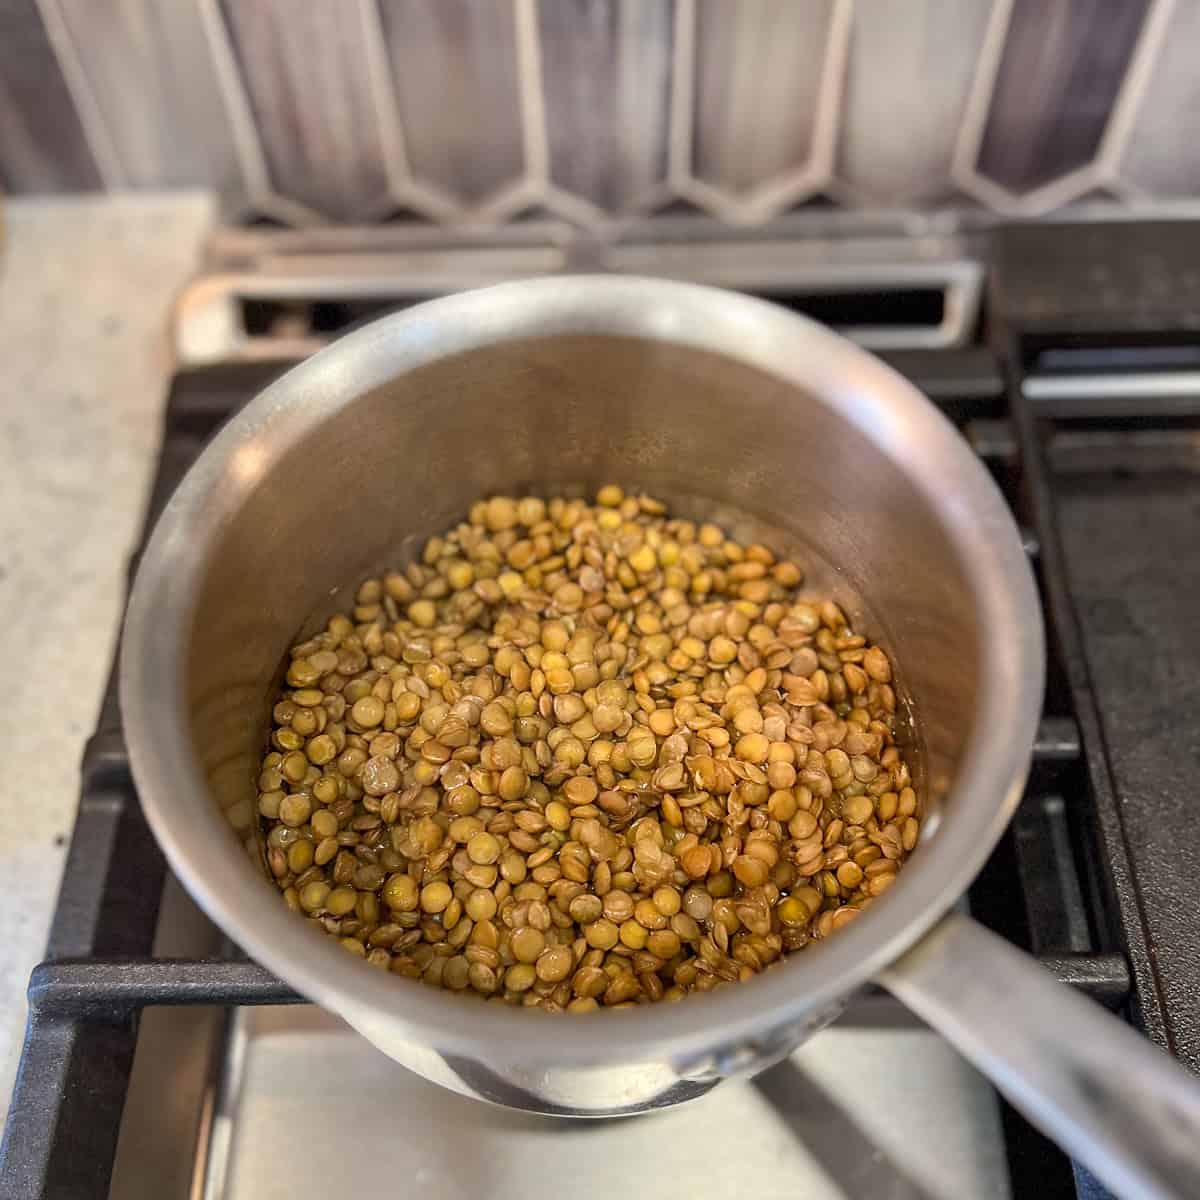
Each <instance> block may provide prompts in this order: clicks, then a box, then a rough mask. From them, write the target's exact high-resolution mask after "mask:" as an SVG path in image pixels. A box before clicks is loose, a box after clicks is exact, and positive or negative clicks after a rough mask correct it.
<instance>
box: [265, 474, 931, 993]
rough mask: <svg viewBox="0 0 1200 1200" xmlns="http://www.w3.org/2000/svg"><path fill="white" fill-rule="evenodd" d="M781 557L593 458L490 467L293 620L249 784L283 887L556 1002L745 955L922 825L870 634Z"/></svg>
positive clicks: (321, 915) (878, 886)
mask: <svg viewBox="0 0 1200 1200" xmlns="http://www.w3.org/2000/svg"><path fill="white" fill-rule="evenodd" d="M804 583H805V578H804V572H803V570H802V568H801V567H800V566H799V565H798V564H797V563H795V562H792V561H790V560H786V559H785V560H781V559H778V558H776V556H775V555H774V554H773V553H772V552H771V550H770V549H768V547H767V546H765V545H762V544H758V543H751V544H741V543H739V542H736V541H733V540H731V539H730V538H728V537H727V536H726V534H725V532H723V531H722V529H721V528H719V527H718V526H717V525H716V524H713V523H702V524H698V523H696V522H693V521H689V520H680V519H675V518H672V517H670V516H669V515H668V513H667V511H666V509H665V506H664V505H663V504H661V503H659V502H657V501H655V500H653V499H651V498H650V497H648V496H645V495H636V496H635V495H628V496H627V495H626V494H625V493H624V492H623V491H622V489H621V488H619V487H617V486H615V485H609V486H606V487H603V488H601V489H600V490H599V492H598V493H597V494H596V496H595V500H594V502H593V503H588V502H586V501H584V500H580V499H566V498H562V497H559V498H555V499H551V500H548V501H547V500H543V499H540V498H537V497H533V496H526V497H523V498H512V497H506V496H494V497H491V498H490V499H487V500H481V501H479V502H478V503H476V504H475V505H473V506H472V508H471V511H470V514H469V518H468V520H467V521H466V522H464V523H462V524H460V525H458V526H456V527H455V528H453V529H451V530H450V531H448V532H447V533H446V534H445V535H443V536H441V537H434V538H431V539H430V540H429V541H428V543H427V544H426V545H425V547H424V549H423V551H422V553H421V554H420V555H419V556H418V558H417V560H416V561H414V562H413V563H411V564H410V565H409V566H408V567H407V568H406V569H405V570H403V571H395V572H392V573H389V574H386V575H385V576H383V577H382V578H373V579H368V580H367V581H366V582H364V583H363V584H362V585H361V586H360V587H359V588H358V591H357V595H356V604H355V606H354V608H353V609H352V610H351V611H350V612H348V613H342V614H338V615H335V616H333V617H332V618H331V619H330V620H329V621H328V623H327V626H326V629H325V631H324V632H322V633H319V634H317V635H316V636H314V637H311V638H308V639H306V640H305V641H303V642H300V643H299V644H297V645H296V646H294V647H293V648H292V651H291V661H290V664H289V666H288V668H287V671H286V676H285V682H284V687H283V690H282V693H281V695H280V697H279V700H278V703H276V705H275V707H274V710H273V729H272V732H271V746H272V749H271V750H270V752H269V753H268V754H267V755H266V756H265V758H264V759H263V762H262V767H261V773H260V775H259V779H258V787H259V797H258V808H259V814H260V817H261V819H262V823H263V829H264V834H265V840H264V845H263V849H264V854H265V862H266V866H267V869H268V871H269V873H270V875H271V877H272V878H273V879H274V880H275V881H276V883H277V884H278V886H279V888H280V889H281V890H282V892H283V898H284V901H285V902H286V903H287V904H288V906H289V907H291V908H293V909H295V910H296V911H297V912H299V913H302V914H304V915H305V916H306V917H307V919H309V920H310V921H311V922H312V923H313V924H314V925H316V926H317V927H319V928H320V929H321V930H323V931H324V932H326V933H328V934H330V935H331V936H334V937H336V938H338V939H339V940H340V942H341V944H342V945H343V946H344V947H345V948H346V949H347V950H348V951H350V952H351V953H353V954H355V955H357V956H359V957H365V958H366V959H367V961H368V962H370V963H372V964H374V965H377V966H379V967H381V968H384V969H388V970H391V971H393V972H394V973H396V974H398V975H403V976H407V977H410V978H413V979H421V980H423V981H424V982H426V983H430V984H433V985H437V986H442V987H447V988H451V989H453V990H456V991H474V992H476V993H479V994H481V995H483V996H487V997H491V998H494V999H498V1000H503V1001H505V1002H508V1003H512V1004H520V1005H525V1006H536V1007H540V1008H545V1009H549V1010H551V1011H562V1010H564V1009H565V1010H567V1011H572V1012H578V1011H589V1010H591V1009H595V1008H597V1007H599V1006H620V1005H628V1004H635V1003H645V1002H648V1001H653V1000H676V999H679V998H681V997H682V996H683V995H685V994H686V993H688V992H691V991H708V990H710V989H711V988H713V987H716V986H719V985H720V984H722V983H728V982H735V981H738V980H743V979H748V978H751V977H752V976H753V975H754V974H756V973H757V972H758V971H761V970H762V969H764V968H765V967H767V966H768V965H770V964H771V963H773V962H775V961H777V960H779V959H780V958H781V957H783V956H785V955H787V954H789V953H793V952H796V951H799V950H802V949H803V948H804V947H805V946H807V945H808V944H809V943H810V942H812V941H815V940H819V939H821V938H824V937H827V936H829V935H830V934H832V933H834V932H835V931H836V930H837V929H838V928H839V927H840V926H842V925H844V924H845V923H847V922H848V921H851V920H853V919H854V918H855V917H857V916H858V915H859V914H860V913H861V912H862V910H863V909H864V908H865V907H867V906H868V905H869V904H871V903H872V902H873V901H874V900H875V899H876V898H877V897H878V896H880V895H882V894H883V892H884V891H886V890H887V888H888V887H889V886H890V885H891V884H892V882H893V881H894V880H895V877H896V873H897V871H898V870H899V869H900V867H901V866H902V865H903V863H904V860H905V858H906V857H907V855H908V854H909V853H910V852H911V851H912V850H913V848H914V847H915V845H916V843H917V839H918V836H919V828H920V826H919V820H918V815H917V796H916V792H915V790H914V786H913V779H912V771H911V770H910V767H911V763H910V762H909V761H908V759H907V758H906V754H905V752H904V750H903V748H902V746H901V745H899V744H897V735H898V733H899V723H900V716H899V714H898V711H897V710H898V704H897V696H896V692H895V690H894V688H893V685H892V668H891V663H890V661H889V659H888V656H887V654H886V653H885V652H884V651H883V650H882V649H881V648H880V647H879V646H876V645H873V644H871V643H870V642H868V641H867V640H866V639H865V638H864V637H862V636H861V635H858V634H856V633H855V632H854V630H853V629H852V628H851V627H850V625H849V623H848V621H847V618H846V616H845V615H844V614H843V612H842V610H841V609H840V608H839V607H838V606H837V605H836V604H834V603H833V602H832V601H830V600H828V599H822V598H820V597H817V596H814V595H813V594H811V592H810V591H809V590H807V589H805V587H804Z"/></svg>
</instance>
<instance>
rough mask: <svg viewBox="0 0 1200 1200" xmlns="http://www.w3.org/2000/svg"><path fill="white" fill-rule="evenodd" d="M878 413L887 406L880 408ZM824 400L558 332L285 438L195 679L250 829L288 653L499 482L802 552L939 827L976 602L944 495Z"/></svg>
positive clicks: (245, 518) (967, 717) (209, 761)
mask: <svg viewBox="0 0 1200 1200" xmlns="http://www.w3.org/2000/svg"><path fill="white" fill-rule="evenodd" d="M864 404H865V405H869V397H865V398H864ZM887 444H888V439H887V438H886V437H885V436H883V434H882V431H880V433H879V436H875V431H874V430H873V429H872V428H871V425H870V422H869V421H867V422H866V423H865V427H864V424H863V423H862V422H861V421H860V423H859V424H854V423H852V422H851V421H850V420H849V419H848V418H847V417H846V416H844V415H843V414H841V413H838V412H835V411H834V410H833V409H832V408H830V407H828V406H826V405H825V404H824V403H822V402H821V400H820V399H819V398H817V397H815V396H813V395H811V394H808V393H806V392H804V391H801V390H798V389H797V388H796V387H795V386H794V385H793V384H791V383H789V382H787V381H784V380H781V379H778V378H774V377H772V376H768V375H766V374H764V373H762V372H761V371H759V370H757V369H755V368H751V367H748V366H746V365H744V364H742V363H740V362H737V361H735V360H733V359H730V358H726V357H724V356H719V355H716V354H710V353H700V352H697V351H696V350H694V349H691V348H686V347H681V346H675V345H671V344H669V343H664V342H651V341H642V340H638V339H633V338H619V337H600V336H589V337H582V336H555V337H546V338H541V339H534V340H525V341H517V342H509V343H503V344H499V345H494V346H491V347H487V348H485V349H478V350H474V351H471V352H468V353H465V354H461V355H459V356H457V357H454V358H449V359H445V360H442V361H439V362H436V363H433V364H431V365H428V366H425V367H423V368H421V369H419V370H416V371H412V372H409V373H407V374H405V375H404V376H402V377H399V378H397V379H394V380H393V381H391V382H389V383H388V384H386V385H385V386H382V387H379V388H377V389H375V390H374V391H371V392H368V393H366V394H363V395H361V396H358V397H357V398H355V399H353V400H352V401H351V402H349V403H346V404H344V405H342V406H341V407H336V408H334V409H333V410H332V411H331V413H330V415H329V417H328V419H327V420H326V421H325V422H324V423H323V424H322V425H321V426H320V427H319V428H318V429H316V430H315V431H313V432H311V433H310V434H308V435H307V436H305V437H304V438H303V440H301V441H300V442H298V443H296V444H291V445H274V444H270V445H268V444H264V446H263V447H262V451H261V454H260V459H259V463H258V470H257V471H256V473H255V478H254V479H253V480H252V481H247V480H246V479H241V478H237V477H236V473H235V470H234V467H233V466H231V467H230V478H229V480H228V485H229V487H230V488H234V489H239V490H241V491H244V492H245V495H244V497H242V498H240V499H241V502H240V503H239V505H238V507H237V509H236V512H235V515H234V516H233V517H232V518H231V520H229V521H228V522H227V523H226V524H225V526H224V527H223V528H222V530H221V531H220V533H219V534H218V536H217V538H216V539H215V540H214V542H213V543H212V544H211V545H210V546H208V547H207V548H202V550H201V552H202V553H206V555H207V561H206V564H205V568H204V585H203V587H202V589H201V593H200V598H199V601H198V603H197V606H196V609H195V615H194V619H193V626H192V633H191V643H190V654H189V667H188V690H189V703H190V711H191V718H192V729H193V734H194V738H195V744H196V749H197V755H198V757H199V760H200V762H201V764H202V766H203V769H204V770H205V772H206V773H207V775H208V778H209V780H210V783H211V786H212V790H213V794H214V795H215V796H216V797H217V798H218V800H219V801H220V803H221V806H222V807H223V808H224V809H225V810H226V813H227V815H228V816H229V818H230V820H231V823H232V824H233V825H234V826H235V828H238V829H239V830H240V831H241V832H242V833H243V834H245V833H248V832H249V831H250V830H251V829H252V828H253V824H254V820H253V811H254V809H253V802H254V783H253V781H254V779H255V776H256V774H257V762H258V760H259V758H260V757H261V755H262V753H263V750H264V745H265V741H264V739H265V733H266V728H267V719H268V713H269V707H270V703H271V695H272V692H273V690H274V687H275V686H276V685H277V681H278V680H279V678H280V669H281V665H282V663H283V660H284V656H285V654H286V651H287V648H288V646H289V644H290V643H291V642H292V641H293V640H294V639H295V638H296V637H297V636H298V635H300V634H302V633H306V632H310V631H312V630H314V629H315V628H318V627H319V626H320V624H321V622H322V621H323V620H324V619H325V617H327V616H328V614H329V613H330V612H332V611H334V610H335V609H338V608H345V607H348V606H349V605H350V604H351V603H352V596H353V590H352V589H353V587H354V585H355V584H356V583H357V582H358V581H359V580H361V579H362V578H363V577H364V576H365V575H367V574H369V573H370V572H372V571H376V570H379V569H381V568H384V567H386V566H393V565H396V564H398V563H403V562H405V561H407V560H408V558H410V557H411V555H412V553H413V552H414V551H415V550H416V549H417V548H418V547H419V546H420V544H421V543H422V541H423V540H424V539H425V538H426V537H428V536H429V535H430V534H433V533H436V532H440V531H442V530H443V529H445V528H446V527H448V526H449V525H450V524H452V523H453V522H454V521H456V520H458V519H460V518H461V517H462V516H463V515H464V514H465V512H466V510H467V508H468V506H469V505H470V503H471V502H472V501H473V500H474V499H476V498H478V497H479V496H481V495H484V494H487V493H489V492H496V491H504V492H509V493H517V494H520V493H522V492H526V491H530V492H534V493H540V494H547V493H550V492H553V491H559V490H569V491H574V492H580V491H584V490H588V489H593V488H594V487H596V486H597V485H598V484H600V483H602V482H609V481H615V482H617V483H620V484H622V485H623V486H625V487H626V488H627V489H641V490H645V491H647V492H649V493H651V494H653V495H655V496H658V497H660V498H663V499H665V500H667V501H669V502H670V503H671V504H672V508H673V511H674V512H675V513H677V514H678V515H682V516H689V517H696V518H712V519H715V520H717V521H719V522H721V523H722V524H724V525H726V526H727V527H729V528H731V529H732V530H733V531H734V532H735V534H737V535H739V536H751V537H757V538H759V539H761V540H764V541H767V542H768V544H770V545H772V547H773V548H775V549H778V550H783V551H789V552H793V553H795V554H796V555H797V556H798V558H799V560H800V561H801V562H802V564H803V565H804V566H805V567H806V568H808V580H807V583H808V584H810V585H812V586H813V588H814V590H819V591H821V592H822V593H827V594H832V595H833V596H834V598H835V599H837V600H839V602H841V603H842V604H843V605H844V607H845V608H846V609H847V611H848V612H849V613H850V614H851V615H852V617H855V618H858V619H859V620H860V621H861V625H862V632H865V633H867V634H868V635H869V636H877V637H879V638H880V639H881V640H882V642H883V643H884V645H885V646H886V647H887V648H888V649H889V651H890V652H891V653H892V656H893V660H894V661H895V663H896V664H897V671H898V675H899V678H900V680H901V682H902V684H903V690H904V692H905V693H906V695H907V698H908V699H909V700H910V701H911V704H912V707H913V709H914V710H915V713H916V722H917V725H918V727H919V731H920V741H921V743H922V747H921V750H922V753H921V759H922V768H923V769H922V772H921V773H922V776H923V780H924V785H925V786H924V792H925V795H924V797H923V802H924V804H925V808H926V815H927V822H926V824H927V831H928V833H929V834H930V835H934V836H936V814H937V811H938V809H939V808H940V806H941V805H942V804H943V803H945V802H947V800H949V801H950V802H952V781H953V778H954V774H955V769H956V764H957V761H958V758H959V755H960V753H961V750H962V747H963V745H964V743H965V741H966V739H967V736H968V734H969V732H970V728H971V723H972V721H973V719H974V712H975V697H976V692H977V684H978V681H979V662H980V647H981V638H982V637H983V636H984V631H983V630H981V629H980V628H979V622H978V618H977V615H976V614H977V605H976V603H975V602H974V599H973V597H972V595H971V591H970V585H969V583H968V580H967V578H966V574H965V572H964V569H963V565H962V562H961V560H960V558H959V555H958V553H957V552H956V550H955V548H954V545H953V542H952V539H951V538H950V537H949V535H948V533H947V531H946V529H945V528H944V527H943V525H942V523H941V521H940V519H939V518H938V516H937V515H936V514H935V513H934V511H933V509H932V507H931V504H930V501H929V500H928V498H927V497H926V496H925V495H923V494H922V491H921V490H920V488H919V487H918V486H917V485H916V484H915V483H914V482H913V481H912V480H911V479H909V478H908V476H907V475H906V473H905V472H904V470H903V469H902V468H901V465H900V464H898V463H897V462H896V461H894V460H893V458H891V457H890V456H889V454H888V452H887V451H886V450H885V449H884V446H885V445H887Z"/></svg>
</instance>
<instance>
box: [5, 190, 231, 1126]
mask: <svg viewBox="0 0 1200 1200" xmlns="http://www.w3.org/2000/svg"><path fill="white" fill-rule="evenodd" d="M212 215H213V208H212V204H211V201H210V200H209V198H208V197H207V196H205V195H203V194H200V193H175V194H170V195H139V196H122V197H88V198H79V199H75V198H72V199H60V198H52V199H43V200H22V201H15V202H14V201H9V202H7V204H6V207H5V210H4V234H3V241H2V244H0V663H3V664H4V672H3V674H4V680H5V683H4V691H5V697H6V701H7V704H6V719H5V721H4V724H3V734H2V735H0V746H2V748H3V758H4V767H3V770H2V771H0V818H2V819H0V879H3V880H4V886H5V893H6V895H5V900H6V903H5V905H4V908H3V911H2V913H0V1124H2V1122H3V1117H4V1115H5V1114H6V1112H7V1109H8V1100H9V1092H10V1090H11V1086H12V1079H13V1074H14V1072H15V1070H16V1065H17V1059H18V1056H19V1054H20V1047H21V1033H22V1029H23V1026H24V1020H25V1003H24V993H25V985H26V982H27V980H28V977H29V972H30V970H31V969H32V967H33V966H34V964H35V963H36V962H38V960H39V959H40V958H41V956H42V952H43V949H44V946H45V941H46V935H47V932H48V929H49V924H50V918H51V915H52V913H53V908H54V901H55V896H56V893H57V890H58V884H59V878H60V875H61V872H62V865H63V861H64V858H65V853H66V846H67V843H68V841H69V839H70V835H71V828H72V825H73V822H74V819H75V809H76V804H77V802H78V797H79V759H80V754H81V753H82V750H83V745H84V742H85V741H86V740H87V738H88V736H89V734H90V733H91V731H92V728H93V725H94V724H95V720H96V716H97V713H98V710H99V705H100V699H101V695H102V693H103V690H104V685H105V682H106V680H107V676H108V671H109V666H110V662H111V659H112V654H113V650H114V648H115V645H116V634H117V626H118V622H119V620H120V616H121V611H122V607H123V604H124V592H125V573H126V565H127V561H128V557H129V554H130V552H131V551H132V549H133V547H134V540H135V538H136V536H137V534H138V532H139V529H140V526H141V522H142V517H143V512H144V509H145V505H146V501H147V498H148V497H147V493H148V489H149V486H150V483H151V473H152V470H153V465H154V460H155V455H156V451H157V449H158V444H159V436H160V424H161V416H162V406H163V403H164V400H165V394H166V383H167V379H168V375H169V371H170V365H171V363H170V355H169V351H168V344H167V336H166V334H167V314H168V309H169V305H170V302H171V300H172V298H173V297H174V296H175V294H176V292H177V291H178V290H179V288H180V287H181V286H182V284H183V283H184V282H185V281H186V280H187V279H188V278H189V276H190V275H191V274H192V273H193V272H194V270H195V267H196V263H197V259H198V253H199V249H200V246H201V243H202V238H203V235H204V233H205V232H206V231H207V229H208V228H209V225H210V223H211V220H212Z"/></svg>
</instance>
